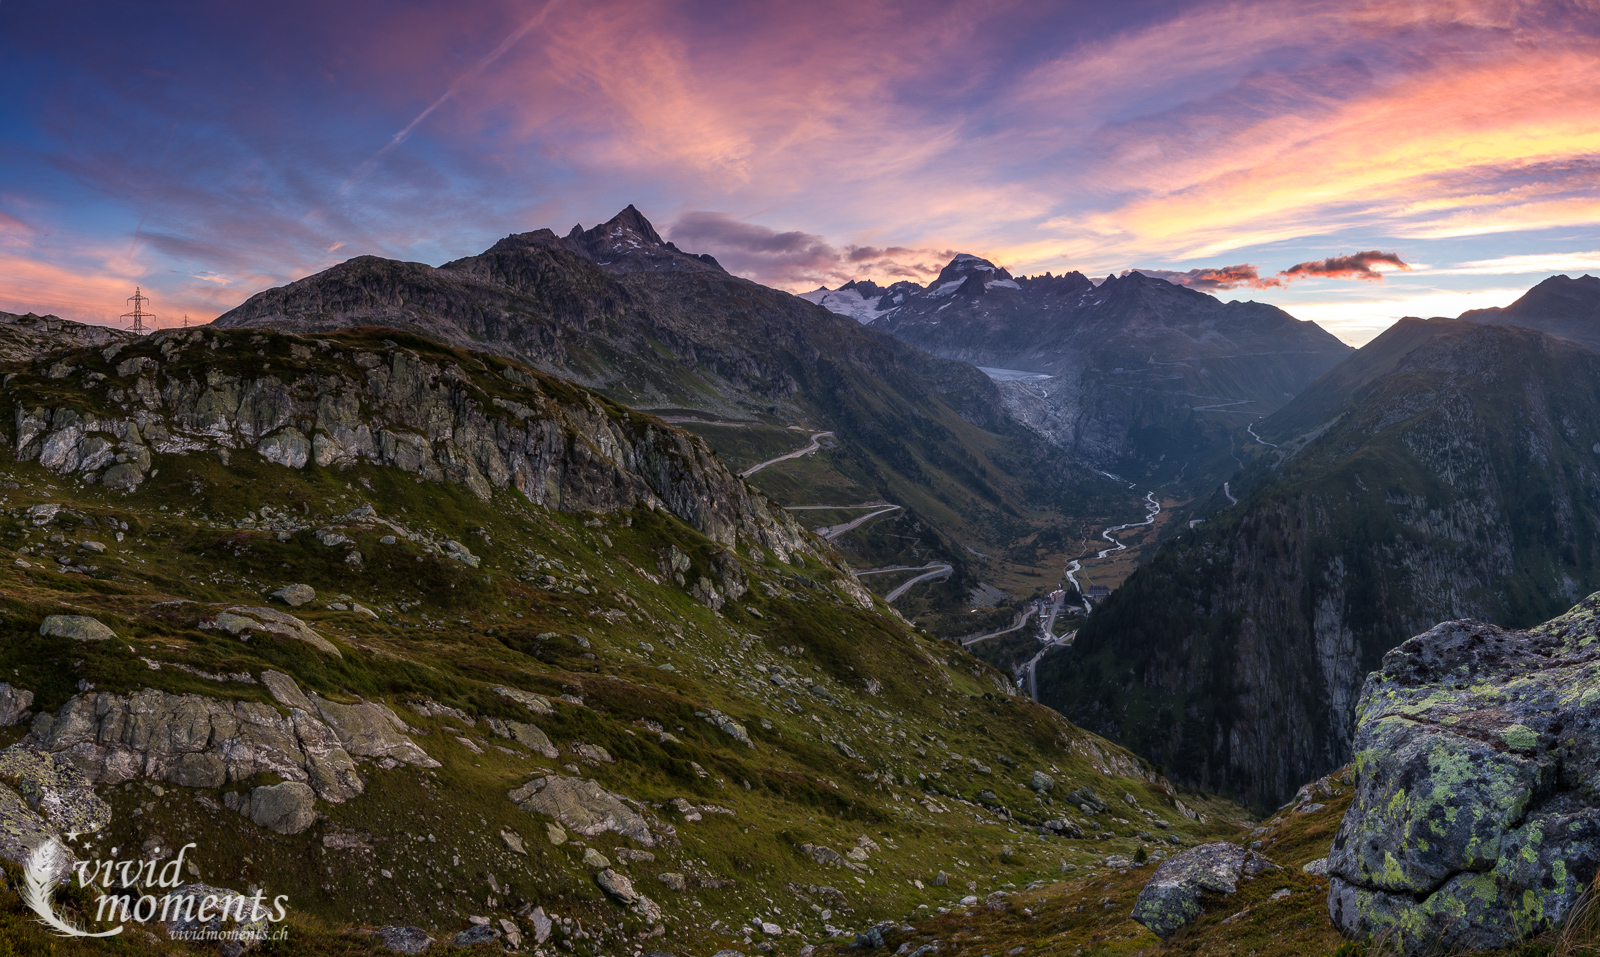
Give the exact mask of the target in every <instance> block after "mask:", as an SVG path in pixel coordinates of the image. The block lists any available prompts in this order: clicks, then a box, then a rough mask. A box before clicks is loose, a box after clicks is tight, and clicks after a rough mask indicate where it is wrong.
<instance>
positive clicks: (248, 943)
mask: <svg viewBox="0 0 1600 957" xmlns="http://www.w3.org/2000/svg"><path fill="white" fill-rule="evenodd" d="M169 893H170V894H171V896H172V897H173V898H175V899H177V900H179V901H180V902H181V901H186V900H187V899H189V898H193V900H194V903H193V905H190V904H188V903H179V904H178V905H177V906H174V907H173V909H172V911H171V914H172V919H171V920H169V921H167V922H166V929H167V936H168V937H169V938H177V937H180V936H182V937H188V938H191V939H195V940H208V939H210V940H217V939H221V943H219V944H218V945H217V953H219V954H221V955H222V957H239V955H240V954H242V953H244V952H245V951H247V950H249V949H251V948H253V947H255V946H256V945H257V944H258V943H260V942H261V941H262V940H263V939H264V938H265V937H266V935H267V933H268V932H269V931H270V930H271V928H272V925H271V924H270V923H268V921H267V919H266V918H265V917H263V918H262V919H260V920H240V921H234V920H230V919H228V918H227V917H225V916H223V914H221V913H219V912H218V911H219V909H222V908H218V907H217V904H220V903H222V902H223V901H225V900H226V899H230V898H231V899H234V900H237V899H239V898H243V899H244V900H246V901H249V900H251V898H250V897H248V896H247V895H244V894H240V893H239V892H238V891H233V890H228V889H227V888H223V887H211V886H209V885H206V884H189V885H186V886H184V887H179V888H176V889H174V890H172V891H170V892H169ZM207 898H215V899H216V903H214V904H213V905H212V908H211V909H208V913H211V914H213V915H215V916H213V917H211V918H210V919H209V920H205V921H202V920H200V918H199V914H200V911H201V910H202V908H201V906H200V905H201V904H203V903H204V902H205V901H206V899H207ZM226 910H228V911H229V912H230V913H237V912H239V910H240V907H239V905H237V904H233V905H232V906H231V907H228V908H226ZM243 913H244V914H246V915H249V914H250V907H249V905H248V904H246V905H245V906H244V907H243ZM230 938H231V939H230Z"/></svg>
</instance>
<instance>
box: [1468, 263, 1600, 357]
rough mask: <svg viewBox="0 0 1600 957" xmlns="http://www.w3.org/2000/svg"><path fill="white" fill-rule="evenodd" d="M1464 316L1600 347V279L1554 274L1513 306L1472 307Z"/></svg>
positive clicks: (1595, 347) (1591, 346) (1596, 347)
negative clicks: (1535, 330)
mask: <svg viewBox="0 0 1600 957" xmlns="http://www.w3.org/2000/svg"><path fill="white" fill-rule="evenodd" d="M1461 318H1462V319H1467V320H1470V321H1472V322H1482V323H1487V324H1490V325H1497V326H1523V327H1525V328H1528V329H1538V330H1539V331H1540V332H1548V333H1549V334H1551V335H1552V336H1560V337H1562V338H1563V339H1571V340H1572V341H1574V342H1581V343H1583V344H1584V345H1586V346H1588V347H1589V348H1591V349H1600V278H1596V277H1594V276H1579V277H1578V278H1577V279H1573V278H1571V277H1570V276H1551V277H1550V278H1549V279H1546V280H1545V281H1544V282H1541V283H1539V284H1538V285H1537V286H1534V287H1533V288H1532V289H1530V290H1528V291H1527V292H1526V293H1525V294H1523V296H1522V298H1520V299H1518V300H1517V301H1516V302H1514V303H1512V304H1511V305H1509V306H1505V307H1496V308H1491V309H1472V310H1469V311H1467V312H1463V313H1462V314H1461Z"/></svg>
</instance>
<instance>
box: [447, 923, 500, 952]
mask: <svg viewBox="0 0 1600 957" xmlns="http://www.w3.org/2000/svg"><path fill="white" fill-rule="evenodd" d="M499 939H500V932H499V931H497V930H495V929H494V928H493V927H490V926H489V925H488V924H473V925H472V926H471V927H468V928H467V929H466V930H464V931H462V932H461V933H459V934H457V935H455V936H454V937H452V938H450V946H452V947H472V946H475V945H477V944H482V943H487V942H488V941H491V940H499Z"/></svg>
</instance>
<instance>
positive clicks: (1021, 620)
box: [961, 605, 1034, 648]
mask: <svg viewBox="0 0 1600 957" xmlns="http://www.w3.org/2000/svg"><path fill="white" fill-rule="evenodd" d="M1033 611H1034V609H1033V606H1032V605H1029V606H1028V609H1027V610H1026V611H1024V612H1023V613H1022V614H1021V615H1020V616H1018V618H1017V622H1016V624H1014V625H1012V626H1011V627H1010V628H1002V629H1000V630H999V631H992V632H990V633H989V634H987V635H979V636H978V637H976V638H963V639H961V647H963V648H971V647H972V646H973V645H975V644H977V643H978V642H980V641H988V640H989V639H990V638H998V637H1000V636H1001V635H1009V634H1011V633H1012V632H1013V631H1020V630H1022V626H1023V625H1026V624H1027V623H1028V619H1029V618H1032V617H1033Z"/></svg>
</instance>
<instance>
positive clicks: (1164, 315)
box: [806, 254, 1351, 490]
mask: <svg viewBox="0 0 1600 957" xmlns="http://www.w3.org/2000/svg"><path fill="white" fill-rule="evenodd" d="M843 293H848V295H845V294H843ZM806 298H809V299H812V300H813V301H819V302H822V303H823V304H824V305H827V306H828V307H829V308H832V309H836V310H837V311H840V312H841V313H842V314H846V315H852V316H855V317H856V318H858V319H859V320H860V321H863V322H866V323H869V324H870V325H871V327H872V328H874V329H882V330H883V331H885V332H888V333H890V334H891V335H893V336H895V337H896V338H898V339H901V340H903V341H905V342H908V343H910V344H912V345H914V346H917V347H918V348H920V349H924V350H926V351H928V352H930V353H932V354H933V355H937V356H941V357H943V358H947V359H959V360H961V361H963V362H970V363H972V364H973V365H976V366H979V367H983V368H988V369H992V370H997V371H995V372H994V373H992V374H994V375H995V376H996V377H997V378H999V379H1000V380H1001V381H1000V382H999V383H998V387H999V389H1000V391H1001V394H1002V396H1003V397H1004V402H1005V405H1006V408H1007V409H1008V410H1009V411H1010V412H1011V414H1012V415H1013V416H1015V417H1016V418H1017V419H1018V420H1019V421H1021V422H1024V423H1026V424H1027V425H1028V426H1029V427H1030V428H1032V429H1034V430H1035V431H1036V432H1038V433H1039V434H1040V435H1041V436H1043V437H1044V438H1045V439H1046V440H1047V441H1049V442H1051V443H1052V444H1054V445H1056V446H1057V447H1060V448H1062V449H1064V450H1066V451H1068V452H1069V453H1070V454H1071V455H1072V457H1073V458H1074V459H1075V460H1077V461H1081V462H1084V463H1086V464H1089V465H1090V466H1092V467H1094V468H1097V469H1105V470H1111V471H1115V472H1118V473H1119V474H1122V475H1124V476H1126V477H1128V478H1129V479H1130V480H1137V481H1141V482H1151V483H1157V484H1161V483H1178V484H1179V485H1180V487H1182V488H1184V489H1189V490H1194V489H1201V488H1206V489H1209V487H1211V486H1212V485H1214V484H1216V483H1218V482H1220V481H1221V480H1222V479H1223V478H1226V477H1227V474H1228V473H1229V472H1231V471H1232V470H1233V469H1234V468H1235V467H1237V461H1238V460H1237V459H1236V458H1235V457H1234V455H1233V454H1232V453H1234V452H1236V451H1237V450H1238V448H1239V445H1240V444H1241V442H1242V441H1245V440H1246V439H1245V436H1246V432H1245V426H1246V425H1247V424H1248V423H1250V422H1252V421H1254V420H1255V419H1258V418H1260V417H1261V416H1263V415H1266V414H1269V413H1271V412H1273V411H1275V410H1276V409H1278V408H1279V407H1281V406H1282V405H1283V404H1284V403H1285V402H1287V401H1288V400H1289V399H1291V398H1292V397H1294V396H1295V395H1297V394H1298V393H1299V392H1300V391H1301V390H1302V389H1304V388H1305V387H1306V386H1307V385H1309V384H1310V383H1311V381H1312V380H1313V379H1315V378H1316V377H1317V376H1319V375H1321V374H1322V373H1323V372H1326V371H1327V370H1328V369H1330V368H1332V367H1333V366H1334V365H1335V364H1336V363H1338V362H1339V361H1340V360H1341V359H1343V358H1344V357H1345V356H1346V355H1348V354H1349V353H1350V351H1351V350H1350V347H1349V346H1347V345H1345V344H1344V343H1342V342H1340V341H1339V340H1338V339H1336V338H1335V337H1334V336H1332V335H1330V334H1329V333H1327V332H1326V331H1324V330H1323V329H1322V328H1320V327H1319V326H1317V325H1316V324H1315V323H1313V322H1305V321H1301V320H1297V319H1295V318H1294V317H1293V316H1290V315H1289V314H1288V313H1286V312H1284V311H1283V310H1281V309H1278V308H1277V307H1275V306H1270V305H1266V304H1263V303H1257V302H1236V301H1235V302H1226V303H1225V302H1221V301H1219V300H1218V299H1217V298H1215V297H1214V296H1210V295H1207V294H1205V293H1202V292H1197V291H1195V290H1193V289H1188V288H1185V287H1182V286H1178V285H1174V284H1172V283H1169V282H1167V281H1165V280H1162V279H1155V278H1151V277H1148V276H1145V275H1143V274H1141V273H1138V272H1131V273H1128V274H1126V275H1124V276H1122V277H1120V278H1119V277H1116V276H1108V277H1107V278H1106V279H1104V280H1102V281H1101V282H1100V283H1098V284H1096V283H1095V282H1093V281H1091V280H1090V279H1088V278H1087V277H1085V276H1084V275H1082V274H1081V273H1077V272H1070V273H1066V274H1065V275H1061V276H1052V275H1050V274H1045V275H1043V276H1037V277H1032V278H1028V277H1023V278H1015V277H1013V276H1012V275H1011V274H1010V273H1009V272H1007V271H1006V270H1005V269H1002V268H999V267H997V266H995V265H994V264H993V263H991V262H989V261H988V260H986V259H982V258H979V257H977V256H972V255H967V254H963V255H960V256H957V257H956V258H955V259H953V260H952V261H951V262H950V263H949V264H948V265H947V266H945V268H944V269H943V270H942V271H941V272H940V274H939V276H938V277H937V278H936V279H935V280H934V281H933V282H931V283H929V284H928V286H927V287H926V288H923V287H919V286H916V285H915V284H913V283H905V282H902V283H896V284H895V285H894V286H892V287H889V288H888V289H879V288H878V287H876V286H870V285H862V284H859V283H858V284H854V285H853V286H852V287H846V288H845V289H844V290H841V291H834V292H829V291H827V290H819V291H818V292H814V293H807V294H806ZM1017 373H1028V375H1019V374H1017Z"/></svg>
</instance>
